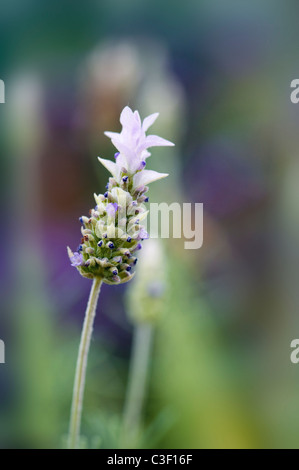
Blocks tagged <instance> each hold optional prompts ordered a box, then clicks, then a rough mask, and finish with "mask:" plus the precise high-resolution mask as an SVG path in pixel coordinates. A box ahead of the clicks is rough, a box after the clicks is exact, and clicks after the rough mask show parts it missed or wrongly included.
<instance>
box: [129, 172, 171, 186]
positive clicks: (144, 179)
mask: <svg viewBox="0 0 299 470" xmlns="http://www.w3.org/2000/svg"><path fill="white" fill-rule="evenodd" d="M166 176H168V173H159V172H158V171H154V170H142V171H139V172H138V173H136V175H134V177H133V187H134V188H137V187H138V186H142V185H144V186H146V185H147V184H150V183H153V182H154V181H157V180H159V179H161V178H166Z"/></svg>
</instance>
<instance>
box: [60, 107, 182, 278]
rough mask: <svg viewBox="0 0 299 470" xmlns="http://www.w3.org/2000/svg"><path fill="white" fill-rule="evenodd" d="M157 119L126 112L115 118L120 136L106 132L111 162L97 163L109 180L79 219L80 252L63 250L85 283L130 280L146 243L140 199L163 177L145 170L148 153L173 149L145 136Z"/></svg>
mask: <svg viewBox="0 0 299 470" xmlns="http://www.w3.org/2000/svg"><path fill="white" fill-rule="evenodd" d="M157 117H158V113H155V114H152V115H150V116H148V117H147V118H145V119H144V121H143V123H142V122H141V119H140V116H139V113H138V111H135V112H133V111H132V110H131V109H130V108H129V107H125V109H124V110H123V111H122V113H121V116H120V122H121V124H122V131H121V132H120V133H115V132H106V135H108V137H110V138H111V140H112V143H113V144H114V145H115V147H116V148H117V150H118V152H117V153H116V154H115V162H113V161H111V160H105V159H103V158H99V160H100V162H101V163H102V164H103V165H104V166H105V167H106V168H107V169H108V170H109V171H110V173H111V174H112V177H110V178H109V182H108V184H107V186H106V192H105V193H104V194H99V195H97V194H95V195H94V197H95V202H96V206H95V208H94V209H91V210H90V212H89V217H85V216H82V217H80V219H79V220H80V222H81V233H82V237H83V238H82V240H81V244H80V250H79V252H75V253H73V252H72V251H71V250H70V249H69V248H68V254H69V258H70V261H71V265H72V266H74V267H76V268H77V269H78V271H79V272H80V274H82V276H84V277H88V278H91V279H92V278H94V277H101V278H102V279H103V281H104V282H106V283H107V284H120V283H123V282H127V281H129V280H130V279H132V277H133V275H134V273H131V270H132V267H133V266H135V264H136V262H137V258H136V255H135V253H136V252H137V251H138V250H140V249H141V248H142V246H141V243H140V241H142V240H144V239H147V238H149V235H148V233H147V231H146V230H145V228H144V227H143V226H142V225H140V224H141V223H142V221H143V220H145V219H146V217H147V214H148V211H146V208H145V206H144V204H143V203H144V202H147V201H148V198H147V197H146V196H144V194H145V193H146V192H147V190H148V187H147V185H148V184H149V183H152V182H153V181H155V180H157V179H160V178H164V177H165V176H168V175H167V174H166V173H158V172H157V171H154V170H145V169H144V168H145V165H146V159H147V158H148V157H149V156H150V153H149V152H148V150H147V149H148V148H150V147H154V146H167V145H174V144H172V143H171V142H169V141H168V140H165V139H162V138H161V137H158V136H155V135H149V136H147V135H146V131H147V129H148V128H149V127H150V126H151V125H152V124H153V123H154V121H155V120H156V118H157Z"/></svg>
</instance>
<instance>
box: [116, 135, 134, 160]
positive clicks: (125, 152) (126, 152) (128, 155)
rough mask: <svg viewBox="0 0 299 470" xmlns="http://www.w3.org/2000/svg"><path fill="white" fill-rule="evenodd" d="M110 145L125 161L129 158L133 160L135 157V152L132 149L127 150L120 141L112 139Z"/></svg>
mask: <svg viewBox="0 0 299 470" xmlns="http://www.w3.org/2000/svg"><path fill="white" fill-rule="evenodd" d="M112 143H113V145H114V147H116V148H117V150H118V151H119V152H120V153H122V154H123V155H124V156H125V157H126V158H127V159H128V158H129V159H130V158H134V157H135V152H134V149H133V150H132V149H131V148H129V147H128V146H127V145H125V144H123V143H122V142H120V140H116V139H112Z"/></svg>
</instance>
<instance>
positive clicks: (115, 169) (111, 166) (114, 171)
mask: <svg viewBox="0 0 299 470" xmlns="http://www.w3.org/2000/svg"><path fill="white" fill-rule="evenodd" d="M98 160H99V161H100V162H101V163H102V165H103V166H104V167H105V168H107V170H108V171H110V173H111V175H112V176H114V178H115V179H116V180H118V179H119V176H120V168H119V166H118V165H117V164H116V163H114V162H112V161H111V160H106V158H101V157H98Z"/></svg>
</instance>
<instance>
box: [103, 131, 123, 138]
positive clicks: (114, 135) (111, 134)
mask: <svg viewBox="0 0 299 470" xmlns="http://www.w3.org/2000/svg"><path fill="white" fill-rule="evenodd" d="M104 134H105V135H106V136H107V137H109V139H118V138H119V136H120V134H119V132H110V131H106V132H104Z"/></svg>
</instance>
